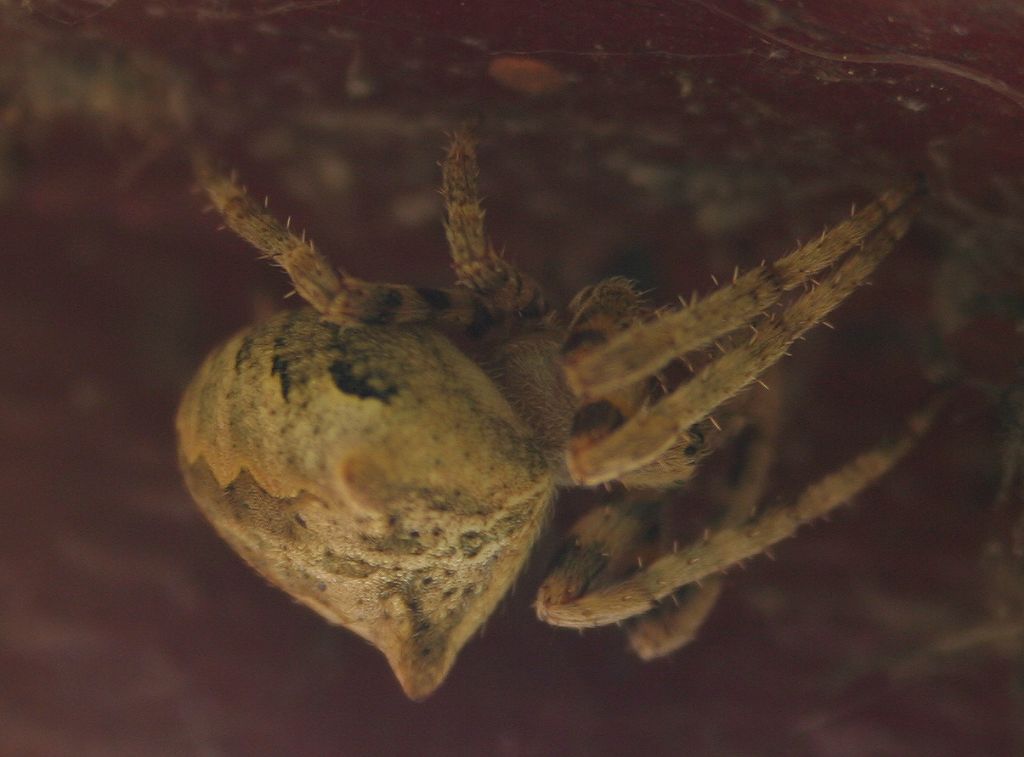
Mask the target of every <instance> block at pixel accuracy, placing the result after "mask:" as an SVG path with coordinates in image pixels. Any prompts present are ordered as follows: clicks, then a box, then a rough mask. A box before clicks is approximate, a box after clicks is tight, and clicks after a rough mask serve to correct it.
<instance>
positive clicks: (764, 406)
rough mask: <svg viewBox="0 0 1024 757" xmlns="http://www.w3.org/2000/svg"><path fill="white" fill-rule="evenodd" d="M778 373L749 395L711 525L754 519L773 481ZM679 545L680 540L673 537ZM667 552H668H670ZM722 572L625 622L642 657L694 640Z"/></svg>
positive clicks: (716, 492) (713, 489)
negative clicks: (767, 384)
mask: <svg viewBox="0 0 1024 757" xmlns="http://www.w3.org/2000/svg"><path fill="white" fill-rule="evenodd" d="M779 373H780V371H779V370H778V368H777V367H776V368H775V369H773V370H772V371H770V375H769V376H768V380H769V381H770V382H771V386H772V387H773V389H772V391H767V392H758V393H757V394H752V395H748V396H749V397H750V400H751V401H750V402H748V403H746V404H747V405H748V407H747V408H745V410H744V411H742V414H741V415H740V416H738V417H739V418H742V420H743V421H744V423H743V425H742V427H741V428H739V429H738V431H737V432H736V433H735V436H736V438H735V439H732V440H731V442H732V443H731V444H730V447H731V448H732V449H731V450H730V451H732V452H733V455H734V459H733V460H732V461H731V462H730V465H729V470H728V471H727V473H726V475H724V476H722V477H721V479H722V480H720V481H719V482H718V485H717V486H713V485H709V487H708V488H709V490H710V494H709V496H711V497H712V498H713V499H714V500H716V501H718V502H719V503H721V505H722V507H723V510H722V512H721V514H720V515H719V517H718V518H717V519H716V520H715V522H714V523H713V524H712V525H711V526H710V527H709V530H710V531H717V530H720V529H723V528H737V527H739V526H741V525H742V524H743V523H746V522H747V521H748V520H750V519H752V518H753V517H754V515H755V513H756V511H757V506H758V504H759V503H760V502H761V498H762V497H763V495H764V491H765V488H766V487H767V484H768V472H769V470H770V469H771V466H772V462H773V460H774V457H775V455H774V451H775V446H776V442H777V439H778V434H779V421H780V417H781V414H782V402H781V392H780V391H779V390H778V386H779V383H780V382H779ZM672 548H673V549H678V542H673V545H672ZM666 553H667V552H666ZM722 583H723V581H722V576H721V575H713V576H708V577H707V578H705V579H704V580H702V581H701V582H700V583H699V584H696V583H691V584H688V585H686V586H684V587H683V588H682V589H681V590H679V591H677V592H676V593H675V594H673V595H672V596H671V599H672V601H671V602H662V603H661V604H659V605H658V606H657V607H656V608H654V609H653V610H651V611H650V612H647V613H645V614H643V615H640V616H638V617H635V618H632V619H630V620H629V621H628V622H627V623H626V633H627V636H628V639H629V647H630V649H631V650H632V651H633V653H634V654H635V655H636V656H637V657H639V658H640V659H642V660H654V659H657V658H659V657H665V656H667V655H670V654H672V653H673V652H675V651H676V650H678V649H679V648H681V647H683V646H685V645H686V644H689V643H690V642H691V641H693V640H694V639H695V638H696V636H697V632H698V631H699V630H700V629H701V627H702V626H703V625H704V622H705V621H706V620H707V618H708V616H709V615H710V614H711V611H712V610H713V609H714V608H715V605H716V603H717V602H718V597H719V595H720V594H721V593H722Z"/></svg>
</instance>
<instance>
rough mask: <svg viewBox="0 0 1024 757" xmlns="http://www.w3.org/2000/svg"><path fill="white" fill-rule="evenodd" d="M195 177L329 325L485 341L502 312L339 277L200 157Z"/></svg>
mask: <svg viewBox="0 0 1024 757" xmlns="http://www.w3.org/2000/svg"><path fill="white" fill-rule="evenodd" d="M195 173H196V176H197V178H198V180H199V184H200V186H201V187H202V188H203V189H204V190H205V191H206V193H207V195H209V197H210V200H211V201H212V202H213V206H214V208H216V210H217V211H218V212H219V213H220V215H221V217H222V218H223V219H224V223H225V225H226V226H227V227H228V228H230V229H231V230H232V231H234V232H235V233H236V234H238V236H240V237H242V238H243V239H245V240H246V241H247V242H249V243H250V244H251V245H252V246H253V247H255V248H256V249H257V250H259V251H260V252H261V253H262V254H263V255H264V256H266V257H267V258H269V259H270V260H271V261H273V262H274V263H276V264H277V265H280V266H281V267H282V268H284V269H285V271H287V273H288V276H289V277H290V278H291V280H292V284H293V285H294V286H295V291H296V292H298V294H299V295H300V296H301V297H302V298H303V299H304V300H306V302H308V303H309V304H310V305H312V306H313V307H314V308H315V309H316V310H317V311H318V312H319V313H320V314H321V315H322V316H323V317H324V319H325V320H328V321H332V322H334V323H337V324H340V325H342V326H357V325H383V324H388V323H448V324H451V325H453V326H457V327H464V328H465V329H466V330H467V332H468V333H469V334H470V335H471V336H480V335H482V334H483V333H485V332H486V331H487V330H488V329H489V328H490V327H491V326H493V325H494V324H495V323H497V322H498V321H500V320H501V319H502V317H503V313H502V312H501V311H500V310H498V309H497V308H495V307H494V306H493V304H492V303H490V302H488V301H487V300H485V299H484V298H483V297H481V296H479V295H478V294H476V293H474V292H473V291H471V290H469V289H467V288H465V287H453V288H447V289H433V288H427V287H412V286H406V285H402V284H380V283H374V282H368V281H363V280H361V279H357V278H355V277H353V276H348V275H346V274H344V273H341V274H339V273H338V272H336V271H335V270H334V268H333V267H332V266H331V264H330V262H329V261H328V260H327V258H325V257H324V256H323V255H322V254H321V253H320V252H318V251H317V249H316V248H315V247H314V245H313V242H312V241H311V240H308V239H306V237H305V235H304V234H303V235H298V234H295V233H294V232H293V231H291V229H290V223H285V224H282V223H281V222H280V221H278V220H277V219H276V218H274V217H273V216H272V215H271V214H270V213H269V212H268V211H267V210H266V208H265V207H263V206H261V205H259V204H258V203H256V202H254V201H253V199H252V198H251V197H250V196H249V194H248V193H247V192H246V191H245V189H244V188H243V187H242V186H241V185H240V184H239V183H238V182H237V181H235V180H234V178H233V177H231V176H228V175H226V174H224V173H221V172H219V171H217V170H215V169H214V168H213V167H212V166H211V164H210V162H209V160H208V159H207V158H206V157H205V156H203V155H201V154H197V155H196V157H195Z"/></svg>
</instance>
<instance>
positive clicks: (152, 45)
mask: <svg viewBox="0 0 1024 757" xmlns="http://www.w3.org/2000/svg"><path fill="white" fill-rule="evenodd" d="M1022 50H1024V11H1022V10H1021V6H1020V4H1018V3H1012V2H986V3H960V4H952V3H947V2H940V1H939V0H893V1H891V2H873V1H872V0H849V1H846V2H833V1H832V0H806V1H805V2H800V3H797V2H762V1H760V0H707V2H704V1H703V0H674V1H673V0H651V1H650V2H637V3H634V2H616V1H614V0H592V1H590V2H575V1H572V0H570V1H569V2H560V3H545V2H532V1H531V0H520V1H519V2H514V3H465V2H454V1H451V0H435V1H433V2H430V3H419V2H409V1H408V0H406V1H405V2H402V1H401V0H377V1H376V2H363V1H362V0H352V1H349V0H340V1H338V0H321V1H317V0H307V1H302V0H290V1H289V0H261V1H243V0H183V1H181V2H170V1H168V0H141V1H136V2H129V1H128V0H120V1H118V0H65V1H58V0H25V1H24V2H20V1H19V0H0V229H2V236H0V239H2V243H0V256H2V257H0V262H2V263H3V266H2V273H0V491H2V493H3V499H2V504H0V508H2V509H0V513H2V520H0V753H2V754H4V755H157V756H159V755H396V754H397V755H406V754H408V755H413V754H415V755H440V754H446V755H451V754H455V755H476V754H496V755H510V756H511V755H553V754H573V755H575V754H581V755H582V754H586V755H622V754H626V753H631V754H638V755H651V756H652V757H653V756H654V755H674V754H690V755H701V756H703V755H836V756H839V757H845V756H846V755H868V754H870V755H931V756H933V757H942V756H944V755H950V756H952V755H997V756H1000V755H1012V754H1022V753H1024V751H1022V750H1024V736H1022V733H1021V728H1022V725H1021V724H1022V720H1024V708H1022V698H1024V675H1022V670H1024V668H1022V665H1021V662H1022V643H1021V642H1022V624H1024V609H1022V607H1024V596H1022V595H1024V588H1022V572H1021V559H1020V554H1019V549H1020V548H1021V547H1022V546H1024V533H1017V535H1016V541H1015V540H1014V538H1015V537H1014V531H1013V528H1014V524H1015V522H1016V523H1019V521H1017V518H1019V515H1020V504H1021V486H1020V480H1021V468H1020V466H1021V462H1022V460H1024V454H1022V450H1024V441H1022V438H1024V390H1022V388H1021V385H1020V384H1019V382H1020V380H1021V373H1020V369H1021V366H1022V365H1024V363H1022V358H1024V349H1022V331H1024V262H1022V261H1024V243H1022V241H1021V240H1022V239H1024V212H1022V211H1024V178H1022V177H1024V56H1022V53H1021V51H1022ZM465 118H473V119H478V120H479V127H478V133H479V134H480V137H481V139H482V144H481V148H480V160H481V166H482V172H483V176H482V183H483V192H484V194H485V195H486V197H487V200H486V204H487V209H488V222H489V232H490V234H491V235H492V238H493V239H494V240H495V241H496V242H497V243H498V244H499V245H503V246H504V247H505V248H506V250H507V253H508V255H509V256H510V257H511V258H513V259H514V260H515V261H516V262H517V263H519V264H520V265H521V266H522V267H524V268H525V269H526V270H528V271H530V272H531V273H533V274H534V275H535V276H537V277H538V278H540V279H541V280H542V281H544V282H546V283H547V285H548V287H549V293H550V295H551V297H552V299H554V300H555V301H556V302H559V303H562V304H564V302H565V301H566V300H567V298H568V297H569V296H571V294H572V293H573V292H574V291H576V290H577V289H578V288H580V287H581V286H583V285H585V284H588V283H591V282H593V281H595V280H596V279H598V278H600V277H602V276H606V275H610V274H624V275H629V276H633V277H635V278H637V279H638V280H639V281H640V282H641V283H642V285H643V286H645V287H648V288H654V289H655V291H654V293H653V294H652V297H654V298H656V299H657V300H658V301H659V302H664V303H667V302H670V301H672V297H673V296H674V295H675V294H678V293H686V294H689V293H690V291H691V290H693V289H695V288H696V289H697V290H699V291H707V290H708V289H710V287H711V283H710V276H711V275H712V274H715V275H717V276H719V277H720V278H721V277H723V276H725V277H728V276H729V275H731V273H732V270H733V266H734V265H740V266H751V265H754V264H756V263H757V262H759V261H760V260H761V259H763V258H774V257H777V256H779V255H781V254H784V253H785V252H788V251H789V250H790V249H792V248H793V246H794V245H795V243H796V240H797V239H807V238H808V237H810V236H811V235H812V234H817V233H819V232H820V231H821V229H822V227H823V226H824V225H826V224H831V223H834V222H836V221H838V220H840V219H841V218H843V217H844V216H845V215H846V214H847V213H848V212H849V208H850V205H851V203H864V202H866V201H868V200H869V199H871V197H872V196H874V195H875V194H876V193H877V192H879V191H881V190H883V189H885V188H886V187H887V186H891V185H892V184H894V183H896V182H897V181H900V180H902V179H905V178H906V177H908V176H910V175H911V174H914V173H919V172H920V173H923V174H924V175H925V176H926V178H927V180H928V183H929V186H930V189H931V195H930V197H929V200H928V203H927V204H926V206H925V208H924V211H923V212H922V214H921V216H920V218H919V220H918V221H917V222H916V223H915V226H914V228H913V230H912V231H911V233H910V235H909V237H908V238H907V240H905V242H904V243H903V244H902V245H901V247H900V249H899V250H898V251H897V252H896V253H895V254H894V255H893V256H892V257H891V258H890V259H889V260H887V261H886V262H885V263H884V264H883V266H882V267H881V269H880V270H879V272H878V273H877V275H876V276H875V282H874V285H873V286H872V287H869V288H867V289H865V290H863V291H860V292H858V293H857V294H855V295H854V296H853V297H852V298H851V300H850V302H849V303H847V304H846V305H844V307H843V308H841V309H840V310H839V311H838V312H837V314H836V315H835V317H834V318H833V319H832V320H833V322H834V325H835V326H836V330H835V331H829V330H827V329H819V330H815V331H814V332H812V334H811V335H810V336H809V338H808V340H807V341H806V342H803V343H800V344H799V345H798V346H797V348H796V349H795V350H794V353H795V354H794V356H793V357H792V358H791V359H790V360H789V361H788V362H787V364H786V365H785V369H784V378H783V381H782V383H781V384H780V385H779V386H778V387H776V388H775V390H776V391H781V392H783V393H784V406H785V421H784V428H783V434H782V438H781V440H780V443H779V448H778V451H777V454H778V466H777V469H776V471H775V473H774V475H773V478H772V487H771V490H770V494H769V501H770V502H776V501H786V500H787V499H788V498H791V497H793V496H795V494H796V493H798V492H799V491H800V489H801V487H802V486H803V485H804V484H806V483H807V482H809V481H812V480H813V479H814V478H815V477H817V476H819V475H821V474H822V473H824V472H826V471H827V470H829V469H830V468H832V467H834V466H836V465H838V464H840V463H841V462H842V461H844V460H846V459H848V458H849V457H851V456H852V455H854V454H856V452H858V451H859V450H860V449H862V448H864V447H865V446H867V445H868V444H871V443H873V442H874V441H875V440H876V439H878V438H880V437H882V436H883V435H885V434H886V433H887V432H889V431H891V430H893V429H894V428H896V427H897V425H898V424H899V421H900V419H901V418H902V417H903V416H904V415H905V414H906V413H907V412H909V411H910V410H911V409H913V408H914V407H916V406H917V405H918V404H919V403H920V402H922V401H923V400H924V399H925V398H926V397H927V396H929V394H931V393H932V392H933V391H934V387H935V383H936V381H938V380H940V379H946V378H949V377H954V378H956V379H958V380H959V381H960V383H961V385H962V386H961V389H960V390H959V391H958V393H957V398H956V401H955V402H954V404H953V406H952V408H951V410H950V411H949V412H948V413H947V414H946V416H945V417H944V418H943V420H942V421H941V423H940V424H939V427H938V428H937V430H936V431H935V432H934V433H933V434H932V435H931V436H930V437H929V438H928V439H927V440H926V441H925V442H924V443H923V444H922V445H921V447H920V448H919V449H918V450H916V451H915V452H914V453H913V454H912V456H911V457H910V458H908V459H907V460H906V461H905V462H904V463H903V464H901V465H900V467H899V468H898V469H897V470H896V471H894V472H893V473H892V474H891V475H889V476H888V477H887V478H885V479H884V480H883V481H881V482H880V483H879V484H878V485H877V486H875V487H873V488H872V489H871V490H870V491H869V492H867V493H865V494H864V495H862V496H861V497H860V498H859V501H858V502H857V504H856V506H854V507H850V508H846V509H844V510H842V511H841V512H839V513H838V514H837V515H836V516H835V517H833V518H832V519H831V520H830V521H829V522H827V523H823V524H819V525H817V526H814V527H812V528H808V529H805V530H804V531H803V532H802V533H801V535H800V537H799V538H798V539H796V540H793V541H790V542H787V543H786V544H784V545H782V546H780V548H778V549H777V550H776V551H775V556H776V560H775V561H770V560H767V559H759V560H756V561H752V562H751V563H750V564H749V565H748V566H747V568H746V570H743V571H738V572H735V573H733V574H731V575H730V577H729V579H728V587H727V591H726V593H725V595H724V598H723V600H722V602H721V604H720V605H719V606H718V608H717V609H716V610H715V612H714V614H713V615H712V617H711V619H710V622H709V623H708V625H707V626H706V627H705V629H704V630H703V632H702V634H701V637H700V638H699V639H698V640H697V641H696V642H695V643H694V644H693V645H691V646H690V647H688V648H686V649H684V650H683V651H681V652H680V653H679V654H677V655H676V656H674V657H673V658H671V659H669V660H665V661H661V662H657V663H653V664H648V665H645V664H642V663H640V662H639V661H637V660H636V659H633V658H632V657H630V655H629V653H628V652H627V651H626V649H625V644H624V639H623V637H622V636H621V635H620V634H619V633H618V632H617V631H616V630H615V629H612V630H607V631H595V632H590V633H587V634H585V635H583V636H578V635H577V634H574V633H571V632H566V631H562V630H558V629H553V628H549V627H546V626H544V625H542V624H540V623H539V622H538V621H537V620H536V619H535V618H534V615H533V611H532V609H531V607H530V603H531V601H532V598H533V594H534V592H535V590H536V586H537V583H538V581H539V579H540V577H541V576H542V575H543V573H544V569H545V567H546V563H547V561H548V560H549V559H550V557H551V554H552V552H553V551H554V549H555V548H556V547H557V536H556V534H557V530H558V529H559V528H564V527H565V526H566V525H567V523H570V522H571V521H572V519H573V518H574V517H576V516H578V514H579V513H581V512H582V511H583V510H584V509H585V508H586V506H587V504H588V502H591V501H593V497H594V495H592V494H588V493H586V492H576V493H572V494H571V495H568V496H566V497H563V500H562V502H561V503H560V505H559V514H558V516H557V517H556V523H555V524H554V528H553V529H552V533H551V535H550V536H549V537H548V538H547V539H546V540H545V541H543V542H542V543H541V544H540V545H538V549H537V552H536V555H535V557H534V558H533V560H532V561H531V564H530V568H529V569H528V571H527V573H526V574H525V575H524V576H523V577H522V579H521V580H520V581H519V584H518V587H517V590H516V592H515V593H514V594H513V596H512V597H511V598H510V599H508V600H507V601H506V602H505V603H503V605H502V606H501V608H500V609H499V611H498V612H497V613H496V615H495V617H494V618H493V619H492V621H491V622H490V624H489V625H488V627H487V629H486V632H485V633H484V634H483V636H482V637H481V638H478V639H476V640H475V641H473V642H472V643H470V644H469V645H468V646H467V648H466V649H465V651H464V652H463V654H462V656H461V659H460V660H459V662H458V663H457V665H456V667H455V669H454V671H453V673H452V675H451V677H450V679H449V680H448V681H447V683H446V684H445V685H444V686H443V687H442V688H441V690H440V691H439V692H438V693H437V694H436V695H435V696H433V697H432V698H431V699H429V700H428V701H427V702H425V703H422V704H412V703H410V702H408V701H406V700H405V699H404V697H403V696H402V694H401V692H400V690H399V688H398V686H397V684H396V682H395V681H394V680H393V679H392V677H391V673H390V672H389V670H388V669H387V667H386V665H385V662H384V660H383V658H381V657H380V656H379V655H378V653H377V652H375V651H374V650H373V649H371V648H369V647H368V646H367V645H366V644H364V643H363V642H362V641H360V640H358V639H356V638H355V637H353V636H352V635H350V634H348V633H347V632H345V631H343V630H338V629H334V628H331V627H329V626H327V625H326V624H325V623H323V622H322V621H321V620H320V619H319V618H318V617H316V616H314V615H313V614H312V613H310V612H309V611H307V610H305V609H303V608H301V607H299V606H297V605H295V604H293V603H292V602H291V601H290V600H289V598H288V597H287V596H285V595H283V594H282V593H280V592H278V591H276V590H274V589H272V588H270V587H268V586H267V585H265V584H264V582H263V581H262V580H261V579H259V578H258V577H257V576H256V575H255V574H253V573H252V572H251V571H249V570H248V568H247V567H246V566H245V565H244V564H243V563H242V562H241V561H240V560H239V559H238V558H236V557H235V556H234V555H233V554H232V553H231V552H230V551H229V550H228V549H227V547H226V546H224V545H223V544H222V543H221V542H220V541H219V540H218V538H217V537H216V536H215V534H214V533H213V531H212V530H211V529H210V528H209V527H208V526H207V525H206V524H205V523H204V522H203V521H202V519H201V518H200V516H199V515H198V513H197V511H196V510H195V509H194V508H193V506H192V504H191V502H190V501H189V498H188V496H187V494H186V493H185V491H184V488H183V486H182V484H181V482H180V479H179V475H178V472H177V469H176V461H175V451H174V440H173V434H172V427H171V419H172V416H173V413H174V409H175V405H176V402H177V398H178V396H179V394H180V392H181V390H182V388H183V386H184V384H185V382H186V381H187V380H188V378H189V376H190V374H191V372H192V371H193V370H194V369H195V367H196V366H197V365H198V363H199V361H200V360H201V359H202V357H203V355H204V354H205V352H206V351H207V350H208V349H209V348H210V347H212V346H213V345H214V344H215V343H216V342H218V341H220V340H221V339H223V338H225V337H226V336H227V335H228V334H230V333H231V332H232V331H233V330H235V329H237V328H239V327H240V326H242V325H243V324H245V323H247V322H248V321H250V320H252V319H253V318H255V317H259V316H260V315H264V314H266V313H267V312H270V311H272V310H273V309H275V308H277V307H279V306H282V302H281V297H282V296H283V294H284V292H285V291H286V289H287V285H286V283H285V281H284V280H283V277H282V276H281V275H280V272H278V271H274V270H271V269H270V268H269V267H268V266H266V265H265V264H263V263H260V262H257V261H256V260H255V255H254V253H253V251H252V250H250V249H248V248H247V247H246V246H245V244H244V243H242V242H240V241H239V240H237V239H235V238H234V237H232V236H231V235H229V234H225V233H221V234H218V233H217V232H216V226H217V225H218V220H217V219H216V218H215V217H213V216H211V215H203V214H202V212H201V211H202V207H203V204H204V203H203V201H202V200H201V198H199V197H198V196H196V195H195V194H194V193H192V192H190V190H191V188H192V183H191V179H190V175H189V169H188V160H187V152H188V147H189V146H190V145H192V144H203V145H205V146H206V147H208V148H209V149H210V150H211V151H213V152H214V153H215V154H217V155H220V156H223V158H224V160H225V161H227V162H228V163H229V164H230V165H233V166H236V167H237V168H238V169H239V171H240V172H241V174H242V176H244V179H245V181H246V183H247V184H248V185H249V186H250V187H251V188H252V189H253V191H254V193H256V194H258V195H262V194H269V195H270V196H271V207H272V209H274V210H275V211H276V212H277V213H278V214H280V215H281V216H285V215H291V216H293V218H294V219H295V220H296V222H297V223H300V224H301V225H304V226H305V227H306V228H308V229H309V231H310V233H311V235H312V236H313V238H314V239H315V240H316V241H317V243H318V246H319V247H320V248H321V249H323V250H325V251H327V252H328V253H329V254H331V255H332V256H333V259H334V260H335V262H336V263H338V264H339V265H341V266H344V268H345V269H346V270H347V271H349V272H351V273H353V274H355V275H357V276H360V277H363V278H368V279H383V280H388V279H394V280H399V281H403V282H410V283H417V284H425V285H437V284H443V283H445V282H447V281H448V280H449V271H448V265H447V261H446V257H445V256H446V248H445V243H444V236H443V230H442V227H441V224H440V198H439V195H438V193H437V185H438V181H439V171H438V168H437V165H436V164H437V161H438V160H439V158H440V157H441V155H442V150H443V148H444V146H445V142H446V138H445V131H446V130H450V129H451V128H452V127H453V126H454V125H455V124H457V123H458V122H460V121H461V120H462V119H465ZM700 498H701V485H700V481H698V484H697V486H696V487H695V488H694V489H693V490H692V492H687V493H683V494H682V495H680V498H679V499H680V502H679V507H680V508H686V507H687V506H689V505H694V506H698V505H699V503H700ZM1017 528H1018V530H1024V529H1022V528H1021V527H1020V526H1019V525H1018V526H1017ZM1015 549H1018V553H1015V551H1014V550H1015Z"/></svg>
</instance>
